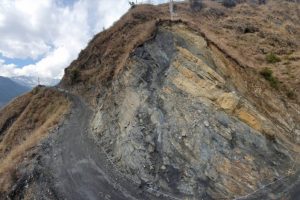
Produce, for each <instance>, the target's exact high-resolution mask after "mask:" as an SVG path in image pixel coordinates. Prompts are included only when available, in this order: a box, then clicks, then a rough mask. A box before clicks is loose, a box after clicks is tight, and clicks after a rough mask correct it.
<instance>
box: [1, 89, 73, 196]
mask: <svg viewBox="0 0 300 200" xmlns="http://www.w3.org/2000/svg"><path fill="white" fill-rule="evenodd" d="M35 90H36V91H33V92H32V93H31V94H26V95H24V96H23V97H20V98H18V99H16V100H15V101H14V102H12V103H11V104H10V105H9V106H8V108H6V112H7V113H5V114H6V115H7V116H10V115H11V114H10V113H19V115H18V117H17V119H15V121H14V123H12V125H11V126H10V127H9V128H7V130H6V131H4V132H3V133H1V134H3V135H4V136H3V139H2V141H1V142H0V193H1V192H7V190H8V189H9V188H10V187H11V184H12V183H13V182H14V181H15V180H14V177H15V173H16V171H17V166H18V165H19V164H20V163H21V162H22V161H23V160H24V158H25V157H26V156H27V153H28V152H29V151H30V150H32V149H33V148H34V147H35V146H36V145H37V144H39V143H40V142H41V140H42V139H44V138H45V137H46V136H47V134H48V133H49V130H50V129H51V128H52V127H54V126H55V125H57V124H58V122H59V121H60V120H61V118H62V116H63V115H64V114H65V113H66V112H67V111H68V109H69V102H68V100H67V99H66V98H65V97H64V96H63V95H61V94H60V93H58V92H57V91H54V90H51V89H46V88H37V89H35ZM22 98H24V99H25V100H23V99H22ZM20 103H24V104H25V105H22V106H21V105H20ZM12 105H14V106H17V107H19V108H20V107H22V108H24V109H23V110H17V111H16V110H13V107H12ZM8 111H10V112H8ZM1 113H4V112H1ZM4 118H5V117H4V116H1V120H2V121H5V120H4Z"/></svg>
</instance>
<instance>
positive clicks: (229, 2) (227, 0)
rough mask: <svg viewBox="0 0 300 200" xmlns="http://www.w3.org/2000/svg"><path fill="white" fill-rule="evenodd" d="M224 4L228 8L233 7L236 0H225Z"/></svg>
mask: <svg viewBox="0 0 300 200" xmlns="http://www.w3.org/2000/svg"><path fill="white" fill-rule="evenodd" d="M222 4H223V6H225V7H226V8H232V7H235V6H236V0H224V1H223V3H222Z"/></svg>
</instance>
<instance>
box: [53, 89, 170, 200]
mask: <svg viewBox="0 0 300 200" xmlns="http://www.w3.org/2000/svg"><path fill="white" fill-rule="evenodd" d="M69 96H70V98H71V100H72V101H73V109H72V113H71V114H70V116H69V119H67V120H66V121H65V122H64V125H63V126H62V127H61V128H60V129H59V131H58V137H57V139H56V141H55V143H54V144H53V145H54V146H53V155H54V156H52V158H51V159H52V160H51V162H50V166H49V167H50V169H51V171H52V172H53V173H54V180H55V188H56V190H57V191H56V192H57V193H58V194H60V195H59V196H62V198H63V199H70V200H82V199H84V200H96V199H97V200H99V199H106V200H110V199H111V200H122V199H171V198H168V197H164V196H162V195H153V194H151V193H149V192H147V191H145V189H143V188H140V187H139V186H138V185H136V184H134V183H133V182H131V181H130V180H128V179H127V178H125V177H123V176H121V175H120V174H119V173H117V172H116V171H115V168H114V166H112V165H111V163H110V162H109V161H108V159H107V157H106V155H105V153H104V152H103V151H102V150H101V148H100V147H98V146H97V145H96V144H95V143H94V141H93V139H91V138H90V137H89V133H88V132H87V130H88V125H89V120H90V118H91V116H92V111H91V110H90V109H89V108H88V107H87V106H86V105H85V104H84V103H83V101H81V100H80V99H79V98H78V97H75V96H72V95H69Z"/></svg>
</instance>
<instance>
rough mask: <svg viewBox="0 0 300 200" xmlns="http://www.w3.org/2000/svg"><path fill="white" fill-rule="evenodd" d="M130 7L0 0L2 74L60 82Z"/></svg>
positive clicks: (110, 0) (112, 1)
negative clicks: (84, 51) (95, 38)
mask: <svg viewBox="0 0 300 200" xmlns="http://www.w3.org/2000/svg"><path fill="white" fill-rule="evenodd" d="M133 1H135V0H133ZM166 1H167V0H152V1H151V2H152V3H155V4H157V3H162V2H166ZM145 2H147V1H146V0H145ZM128 9H129V4H128V0H0V76H7V77H12V76H39V77H45V78H61V77H62V76H63V71H64V68H66V67H68V65H69V64H70V63H71V62H72V61H73V60H74V59H76V58H77V56H78V54H79V52H80V51H81V50H82V49H84V48H85V47H86V45H87V43H88V42H89V40H91V39H92V38H93V36H94V35H95V34H97V33H98V32H100V31H102V30H103V28H108V27H110V26H111V25H112V24H113V23H114V22H115V21H116V20H118V19H119V18H120V17H121V16H122V15H123V14H124V13H125V12H126V11H127V10H128Z"/></svg>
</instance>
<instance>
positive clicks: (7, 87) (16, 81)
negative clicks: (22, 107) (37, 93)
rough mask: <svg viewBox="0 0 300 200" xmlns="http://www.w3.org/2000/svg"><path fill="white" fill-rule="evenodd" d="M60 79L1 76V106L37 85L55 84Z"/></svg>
mask: <svg viewBox="0 0 300 200" xmlns="http://www.w3.org/2000/svg"><path fill="white" fill-rule="evenodd" d="M59 81H60V80H59V79H51V78H40V79H39V78H37V77H33V76H16V77H10V78H8V77H3V76H0V108H1V107H2V106H4V105H5V104H6V103H8V102H9V101H11V100H12V99H13V98H15V97H17V96H19V95H21V94H23V93H25V92H28V91H30V90H31V89H32V88H34V87H35V86H37V85H39V84H40V85H46V86H54V85H56V84H58V82H59Z"/></svg>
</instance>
